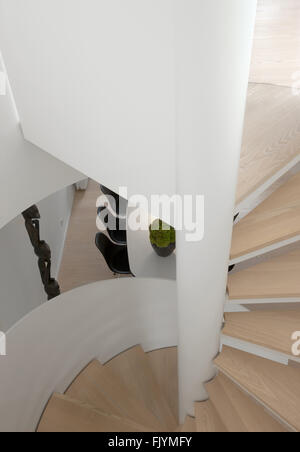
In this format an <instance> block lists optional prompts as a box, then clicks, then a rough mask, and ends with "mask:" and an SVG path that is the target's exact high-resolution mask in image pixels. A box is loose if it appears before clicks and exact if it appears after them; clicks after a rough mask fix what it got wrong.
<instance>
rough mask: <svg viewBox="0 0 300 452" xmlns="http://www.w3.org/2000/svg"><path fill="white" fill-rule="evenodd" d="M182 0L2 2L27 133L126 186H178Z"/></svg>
mask: <svg viewBox="0 0 300 452" xmlns="http://www.w3.org/2000/svg"><path fill="white" fill-rule="evenodd" d="M172 3H173V0H43V1H40V0H26V1H24V2H23V1H20V0H0V42H1V44H0V45H1V51H2V53H3V57H4V61H5V64H6V66H7V70H8V75H9V78H10V81H11V84H12V89H13V93H14V96H15V99H16V104H17V108H18V110H19V113H20V119H21V123H22V127H23V130H24V134H25V137H26V138H27V139H28V140H30V141H31V142H33V143H35V144H36V145H37V146H39V147H40V148H42V149H44V150H45V151H47V152H49V153H50V154H52V155H53V156H55V157H57V158H59V159H61V160H62V161H64V162H67V163H68V164H69V165H72V167H74V168H76V169H78V170H80V171H82V172H84V173H85V174H86V175H88V176H89V177H91V178H92V179H94V180H96V181H98V182H101V183H103V184H104V185H106V186H108V187H110V188H112V189H114V190H117V188H118V187H119V186H123V185H124V186H128V188H129V192H130V193H131V194H136V193H140V194H144V193H145V194H150V193H167V194H173V193H174V192H175V159H174V148H175V143H174V125H175V123H174V113H175V112H174V59H173V13H172Z"/></svg>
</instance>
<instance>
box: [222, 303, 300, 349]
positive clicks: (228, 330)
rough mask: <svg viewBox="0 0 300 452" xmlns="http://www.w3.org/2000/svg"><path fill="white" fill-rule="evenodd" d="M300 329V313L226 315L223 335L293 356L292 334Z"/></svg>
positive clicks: (276, 312) (241, 313)
mask: <svg viewBox="0 0 300 452" xmlns="http://www.w3.org/2000/svg"><path fill="white" fill-rule="evenodd" d="M299 329H300V311H253V312H235V313H226V314H225V327H224V329H223V334H225V335H226V336H231V337H234V338H237V339H240V340H242V341H246V342H250V343H252V344H256V345H260V346H262V347H266V348H270V349H272V350H276V351H278V352H281V353H285V354H286V355H292V350H291V348H292V345H293V343H292V340H291V337H292V334H293V333H294V332H295V331H299Z"/></svg>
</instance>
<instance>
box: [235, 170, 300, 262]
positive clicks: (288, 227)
mask: <svg viewBox="0 0 300 452" xmlns="http://www.w3.org/2000/svg"><path fill="white" fill-rule="evenodd" d="M298 235H300V173H298V174H296V175H295V176H293V177H292V178H291V179H290V180H289V181H288V182H286V183H285V184H284V185H283V186H282V187H280V188H279V189H278V190H276V191H275V192H274V193H273V194H272V195H271V196H270V197H269V198H268V199H266V200H265V201H264V202H263V203H261V204H260V205H259V206H258V207H257V208H256V209H254V210H253V211H252V212H251V213H250V214H249V215H247V216H246V217H245V218H243V219H242V220H241V221H240V222H239V223H238V224H237V225H235V226H234V228H233V236H232V246H231V258H232V259H234V258H237V257H239V256H243V255H246V254H248V253H251V252H254V251H256V250H259V249H262V248H265V247H267V246H270V245H272V244H275V243H280V242H282V241H284V240H287V239H290V238H292V237H295V236H298Z"/></svg>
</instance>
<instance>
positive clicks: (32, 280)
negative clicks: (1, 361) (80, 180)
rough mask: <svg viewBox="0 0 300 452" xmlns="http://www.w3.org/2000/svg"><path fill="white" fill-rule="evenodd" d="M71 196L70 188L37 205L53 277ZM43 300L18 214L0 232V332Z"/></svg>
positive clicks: (38, 276) (30, 251) (36, 271)
mask: <svg viewBox="0 0 300 452" xmlns="http://www.w3.org/2000/svg"><path fill="white" fill-rule="evenodd" d="M73 196H74V189H73V187H72V186H70V187H67V188H66V189H63V190H61V191H59V192H58V193H55V194H54V195H51V196H50V197H48V198H47V199H45V200H43V201H41V202H40V203H39V204H38V207H39V209H40V213H41V221H40V225H41V239H42V240H45V241H46V242H47V243H48V244H49V245H50V247H51V252H52V258H53V259H52V262H53V275H54V277H56V276H57V273H58V270H59V265H60V260H61V254H62V250H63V246H64V240H65V233H66V228H67V226H68V220H69V216H70V213H71V209H72V204H73ZM45 301H47V295H46V294H45V292H44V288H43V285H42V283H41V277H40V274H39V270H38V265H37V257H36V256H35V254H34V251H33V248H32V246H31V243H30V240H29V237H28V234H27V231H26V228H25V225H24V219H23V217H22V216H20V215H19V216H18V217H17V218H15V219H14V220H13V221H12V222H10V223H9V224H7V225H6V226H5V227H4V228H2V229H0V330H1V331H7V330H8V329H9V328H10V327H11V326H12V325H14V324H15V323H16V322H17V321H18V320H19V319H21V318H22V317H23V316H24V315H25V314H27V313H28V312H30V311H31V310H32V309H34V308H36V307H37V306H39V305H40V304H42V303H43V302H45Z"/></svg>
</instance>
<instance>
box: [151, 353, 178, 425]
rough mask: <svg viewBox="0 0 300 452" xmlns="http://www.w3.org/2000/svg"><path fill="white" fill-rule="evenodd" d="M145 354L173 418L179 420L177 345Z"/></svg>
mask: <svg viewBox="0 0 300 452" xmlns="http://www.w3.org/2000/svg"><path fill="white" fill-rule="evenodd" d="M147 356H148V359H149V362H150V366H151V369H152V372H153V374H154V376H155V379H156V381H157V382H158V384H159V386H160V388H161V390H162V392H163V394H164V396H165V398H166V400H167V402H168V405H169V407H170V408H171V410H172V413H173V416H174V418H175V419H176V421H177V422H179V408H178V405H179V400H178V394H179V388H178V351H177V347H170V348H163V349H160V350H154V351H153V352H150V353H147Z"/></svg>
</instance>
